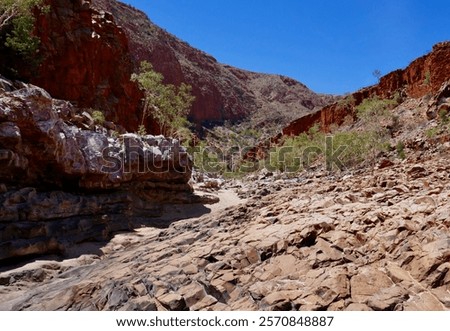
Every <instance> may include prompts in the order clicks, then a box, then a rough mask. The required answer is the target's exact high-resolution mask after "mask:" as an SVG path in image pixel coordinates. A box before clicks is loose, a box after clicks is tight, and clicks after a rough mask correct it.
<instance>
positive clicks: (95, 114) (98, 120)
mask: <svg viewBox="0 0 450 331" xmlns="http://www.w3.org/2000/svg"><path fill="white" fill-rule="evenodd" d="M91 116H92V119H93V120H94V124H97V125H103V123H105V115H104V114H103V112H101V111H100V110H93V111H92V114H91Z"/></svg>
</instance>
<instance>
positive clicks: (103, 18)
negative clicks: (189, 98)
mask: <svg viewBox="0 0 450 331" xmlns="http://www.w3.org/2000/svg"><path fill="white" fill-rule="evenodd" d="M47 2H48V4H49V5H50V12H49V13H48V14H46V15H39V16H38V17H37V23H36V30H35V33H36V35H37V36H38V37H39V39H40V40H41V46H40V55H39V56H40V61H41V63H40V65H39V66H38V67H37V68H36V67H33V65H31V64H27V63H23V62H22V61H19V60H15V59H14V58H10V57H6V55H5V56H3V57H2V55H0V64H2V65H3V67H4V66H12V67H13V69H15V70H16V71H17V72H18V74H19V76H18V78H20V79H22V80H26V81H29V82H31V83H33V84H35V85H37V86H40V87H42V88H44V89H45V90H47V91H48V92H49V93H50V95H52V96H53V97H55V98H58V99H62V100H68V101H71V102H72V103H74V104H75V105H77V106H78V107H86V108H95V109H100V110H102V111H104V112H105V113H106V114H107V118H108V119H109V120H111V121H114V122H115V123H116V124H120V125H122V126H124V127H125V128H126V129H127V130H131V131H133V130H136V128H137V123H138V120H139V118H140V116H141V115H140V107H141V102H140V101H141V98H142V95H141V93H140V91H139V90H138V89H137V88H136V86H135V84H134V83H131V82H130V76H131V74H132V73H133V72H134V71H136V70H137V68H138V67H139V63H140V61H143V60H147V61H149V62H151V63H152V64H153V65H154V68H155V69H156V70H157V71H159V72H161V73H162V74H163V75H164V77H165V78H166V82H167V83H172V84H175V85H179V84H180V83H181V82H187V83H189V84H190V85H192V87H193V94H194V95H195V96H196V101H195V103H194V105H193V108H192V111H191V113H190V116H189V117H190V119H191V120H192V121H193V122H194V123H195V124H196V126H197V129H201V127H202V126H203V125H205V126H210V125H213V124H221V123H223V122H224V121H225V120H230V121H240V120H243V119H245V118H246V117H248V116H249V115H251V114H258V113H260V112H261V111H262V112H264V114H270V113H272V112H273V113H274V114H276V115H275V117H276V118H277V120H278V121H279V122H280V124H284V125H285V124H287V123H288V122H289V120H291V119H292V117H293V116H295V117H299V116H301V115H302V114H304V113H308V112H310V111H312V110H313V109H318V108H320V107H322V106H324V105H325V104H327V103H328V102H329V101H331V100H333V98H332V97H330V96H327V95H318V94H316V93H314V92H312V91H311V90H309V89H308V88H307V87H306V86H304V85H303V84H301V83H299V82H297V81H294V80H292V79H288V78H286V77H280V76H276V75H264V74H257V73H251V72H247V71H244V70H239V69H236V68H232V67H229V66H226V65H223V64H220V63H218V62H217V61H216V60H215V59H214V58H213V57H212V56H210V55H208V54H206V53H204V52H202V51H200V50H197V49H195V48H193V47H191V46H189V45H188V44H187V43H185V42H183V41H181V40H179V39H177V38H176V37H175V36H173V35H171V34H169V33H168V32H166V31H165V30H163V29H161V28H159V27H158V26H156V25H155V24H153V23H152V22H151V21H150V20H149V19H148V17H147V16H146V15H145V14H144V13H142V12H141V11H139V10H137V9H135V8H132V7H130V6H128V5H125V4H123V3H120V2H118V1H115V0H114V1H109V0H108V1H103V0H92V1H90V0H76V1H71V0H47ZM0 67H1V66H0ZM3 74H5V73H3ZM263 117H264V116H263ZM148 126H149V127H153V129H154V130H157V128H156V127H157V126H155V125H154V123H153V125H152V122H149V123H148Z"/></svg>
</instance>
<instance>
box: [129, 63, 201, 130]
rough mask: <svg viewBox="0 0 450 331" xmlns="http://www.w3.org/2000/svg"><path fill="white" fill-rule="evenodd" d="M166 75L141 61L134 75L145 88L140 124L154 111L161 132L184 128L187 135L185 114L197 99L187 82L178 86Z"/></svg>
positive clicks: (132, 78) (153, 114) (135, 80)
mask: <svg viewBox="0 0 450 331" xmlns="http://www.w3.org/2000/svg"><path fill="white" fill-rule="evenodd" d="M163 79H164V77H163V75H162V74H160V73H158V72H156V71H155V70H153V66H152V65H151V64H150V63H148V62H146V61H143V62H141V66H140V71H139V73H138V74H133V75H132V76H131V80H132V81H133V82H137V83H138V85H139V88H140V89H141V91H143V92H144V99H143V101H144V107H143V111H142V117H141V126H143V125H144V122H145V119H146V118H147V117H148V116H150V115H151V116H152V117H153V118H154V119H155V120H156V121H157V122H158V124H159V128H160V131H161V133H163V134H167V135H170V136H179V135H181V134H182V133H183V132H184V133H183V135H184V134H185V132H186V128H187V127H188V125H189V122H188V120H187V118H186V117H187V115H188V114H189V110H190V108H191V106H192V103H193V102H194V100H195V97H194V96H192V95H191V90H192V88H191V86H190V85H188V84H185V83H182V84H181V85H180V86H179V87H176V86H174V85H171V84H164V83H163ZM178 133H180V134H178Z"/></svg>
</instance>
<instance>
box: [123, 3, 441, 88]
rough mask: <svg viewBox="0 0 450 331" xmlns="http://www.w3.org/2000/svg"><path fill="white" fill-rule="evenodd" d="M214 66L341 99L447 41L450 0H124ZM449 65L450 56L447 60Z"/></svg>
mask: <svg viewBox="0 0 450 331" xmlns="http://www.w3.org/2000/svg"><path fill="white" fill-rule="evenodd" d="M124 2H126V3H129V4H131V5H133V6H134V7H136V8H139V9H141V10H143V11H144V12H146V13H147V14H148V16H149V18H150V19H151V20H152V21H153V22H155V23H156V24H157V25H159V26H161V27H162V28H164V29H166V30H167V31H169V32H170V33H172V34H174V35H176V36H177V37H179V38H180V39H182V40H184V41H186V42H188V43H189V44H191V45H192V46H194V47H196V48H199V49H201V50H203V51H205V52H207V53H209V54H211V55H212V56H214V57H215V58H216V59H217V60H218V61H219V62H222V63H226V64H230V65H233V66H236V67H239V68H243V69H248V70H252V71H258V72H266V73H274V74H282V75H286V76H289V77H292V78H295V79H297V80H299V81H301V82H302V83H304V84H306V85H307V86H308V87H310V88H311V89H313V90H314V91H316V92H323V93H333V94H342V93H346V92H352V91H355V90H357V89H359V88H361V87H364V86H367V85H371V84H373V83H375V82H376V79H375V78H374V77H373V75H372V72H373V71H374V70H375V69H379V70H380V71H381V72H382V73H383V74H386V73H388V72H390V71H392V70H395V69H398V68H403V67H405V66H407V65H408V64H409V62H411V61H412V60H414V59H415V58H417V57H419V56H421V55H424V54H425V53H426V52H428V51H429V50H431V48H432V46H433V45H434V44H435V43H437V42H440V41H444V40H450V19H449V18H450V1H449V0H428V1H427V0H378V1H375V0H373V1H369V0H348V1H345V0H343V1H336V0H334V1H333V0H327V1H326V0H315V1H313V0H310V1H302V0H280V1H275V0H239V1H238V0H146V1H138V0H125V1H124ZM449 61H450V59H449Z"/></svg>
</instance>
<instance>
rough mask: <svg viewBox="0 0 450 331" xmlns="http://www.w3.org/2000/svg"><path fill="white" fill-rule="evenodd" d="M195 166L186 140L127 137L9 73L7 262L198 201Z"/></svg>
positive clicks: (4, 195)
mask: <svg viewBox="0 0 450 331" xmlns="http://www.w3.org/2000/svg"><path fill="white" fill-rule="evenodd" d="M105 126H106V125H105ZM109 126H110V127H114V125H113V124H111V123H110V124H109ZM191 163H192V162H191V159H190V158H189V156H188V155H187V153H186V151H185V149H184V148H183V147H181V146H180V144H179V142H178V141H177V140H172V139H167V138H164V137H163V136H150V135H148V136H138V135H136V134H132V133H125V134H119V133H118V132H117V131H115V130H111V129H109V130H108V129H106V128H104V127H103V126H100V125H95V124H94V121H93V120H92V118H91V116H90V115H89V114H88V113H86V112H81V111H80V110H78V109H76V108H75V107H73V106H72V105H71V104H70V103H69V102H66V101H61V100H56V99H52V98H51V96H50V95H49V94H48V93H47V92H46V91H45V90H43V89H41V88H39V87H36V86H33V85H26V84H23V83H16V82H11V81H8V80H5V79H0V239H1V244H0V260H1V259H8V258H12V257H17V256H26V255H32V254H42V253H47V252H53V251H56V252H61V251H64V249H65V248H66V247H67V246H68V245H71V244H76V243H79V242H83V241H85V240H101V239H106V238H108V237H109V235H110V234H111V233H113V232H115V231H119V230H125V229H130V228H133V227H134V226H136V225H138V224H141V222H146V221H147V220H149V219H150V218H151V217H155V216H159V215H160V214H161V210H162V205H163V204H165V203H173V202H190V201H193V199H195V197H194V196H193V195H192V194H191V191H192V189H191V187H190V186H189V185H188V181H189V179H190V177H191Z"/></svg>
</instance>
